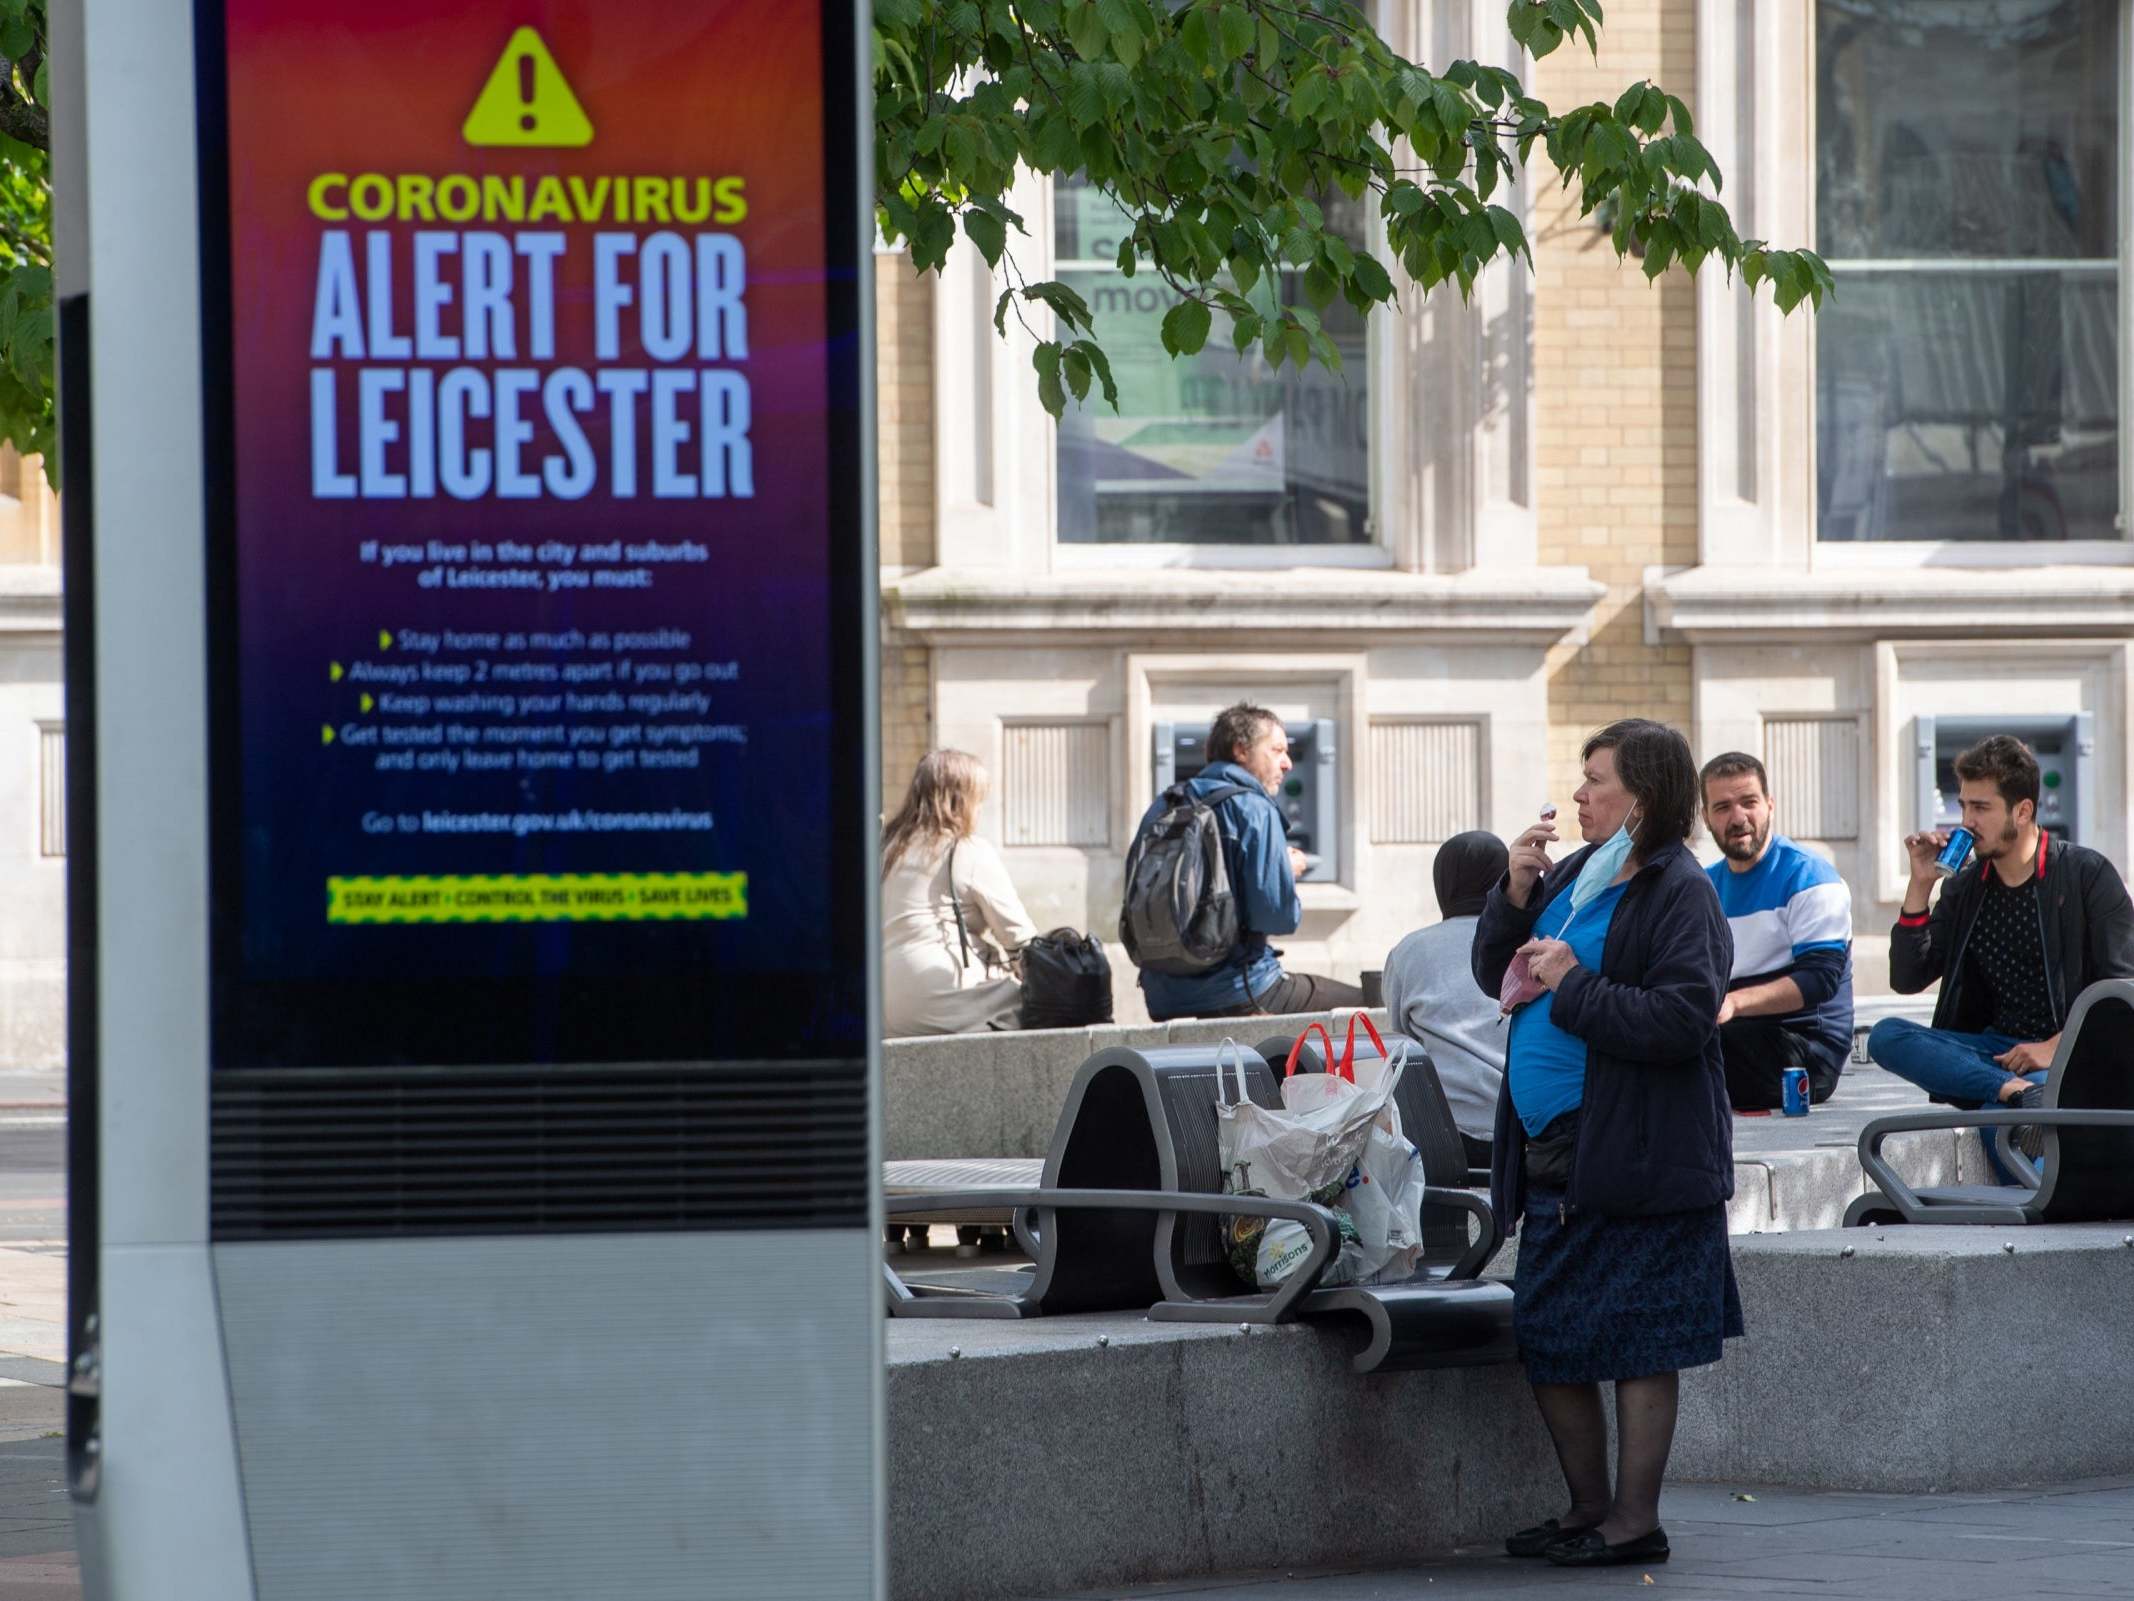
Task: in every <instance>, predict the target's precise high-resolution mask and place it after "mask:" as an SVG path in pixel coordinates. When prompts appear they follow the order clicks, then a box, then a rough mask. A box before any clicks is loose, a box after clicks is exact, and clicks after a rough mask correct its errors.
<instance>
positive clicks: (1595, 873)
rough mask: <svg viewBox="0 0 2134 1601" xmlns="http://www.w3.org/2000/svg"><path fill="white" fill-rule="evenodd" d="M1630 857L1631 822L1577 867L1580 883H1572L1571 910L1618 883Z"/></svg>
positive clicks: (1627, 820)
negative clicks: (1581, 865) (1617, 879)
mask: <svg viewBox="0 0 2134 1601" xmlns="http://www.w3.org/2000/svg"><path fill="white" fill-rule="evenodd" d="M1628 860H1630V821H1629V819H1628V818H1625V819H1624V820H1623V826H1622V827H1621V828H1619V829H1617V830H1616V831H1615V835H1614V837H1613V838H1612V839H1609V840H1606V841H1604V842H1603V843H1601V844H1599V845H1596V846H1594V847H1593V854H1592V855H1591V856H1588V857H1587V858H1586V865H1585V866H1583V867H1581V868H1580V869H1579V870H1578V882H1577V883H1575V884H1573V885H1572V886H1571V910H1572V911H1574V912H1576V911H1577V910H1578V909H1579V908H1580V907H1581V906H1583V905H1585V904H1586V902H1588V901H1590V900H1591V899H1593V897H1594V896H1596V895H1598V894H1599V893H1600V892H1601V891H1602V890H1604V889H1606V888H1607V887H1608V886H1609V885H1610V884H1612V883H1614V882H1615V875H1616V874H1617V873H1620V872H1621V871H1622V870H1623V863H1625V862H1627V861H1628Z"/></svg>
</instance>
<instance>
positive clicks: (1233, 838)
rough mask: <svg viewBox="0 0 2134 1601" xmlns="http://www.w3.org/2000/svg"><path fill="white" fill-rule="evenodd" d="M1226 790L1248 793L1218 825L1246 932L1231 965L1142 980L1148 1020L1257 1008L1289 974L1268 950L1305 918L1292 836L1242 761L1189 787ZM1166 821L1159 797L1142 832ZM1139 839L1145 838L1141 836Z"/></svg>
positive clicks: (1225, 806)
mask: <svg viewBox="0 0 2134 1601" xmlns="http://www.w3.org/2000/svg"><path fill="white" fill-rule="evenodd" d="M1225 784H1242V785H1244V786H1245V791H1246V793H1244V794H1242V795H1232V796H1231V797H1230V798H1229V799H1228V800H1226V801H1222V802H1220V803H1218V804H1217V806H1216V809H1215V826H1216V827H1217V828H1218V829H1220V830H1221V832H1222V836H1223V861H1224V863H1225V865H1227V866H1228V868H1229V870H1230V890H1231V893H1232V894H1234V895H1235V896H1236V897H1237V911H1238V922H1239V924H1240V925H1241V926H1242V928H1243V929H1244V930H1245V933H1244V935H1243V937H1242V938H1240V939H1239V941H1238V943H1237V946H1236V948H1235V949H1233V950H1232V951H1231V952H1230V956H1229V959H1228V960H1227V961H1225V962H1224V963H1223V964H1222V965H1221V966H1219V967H1217V968H1215V969H1214V970H1213V971H1211V972H1206V973H1195V974H1193V975H1191V976H1190V977H1182V976H1179V975H1177V974H1173V973H1146V972H1145V973H1143V974H1142V975H1141V993H1142V994H1143V995H1144V996H1146V997H1147V998H1148V1007H1149V1015H1150V1016H1151V1017H1154V1018H1157V1019H1159V1020H1160V1019H1163V1018H1167V1017H1195V1016H1205V1015H1206V1014H1207V1013H1209V1012H1222V1011H1228V1010H1230V1009H1231V1008H1233V1007H1238V1006H1249V1005H1250V1004H1252V1002H1253V1001H1255V1000H1257V999H1258V998H1259V997H1260V996H1262V995H1264V994H1266V993H1267V991H1268V989H1269V987H1270V986H1271V985H1273V983H1274V982H1275V980H1276V979H1278V978H1280V977H1281V976H1282V961H1281V955H1280V953H1279V952H1277V951H1276V950H1274V949H1273V948H1272V947H1271V946H1270V945H1268V943H1267V936H1268V935H1269V934H1293V933H1295V932H1296V928H1297V924H1299V923H1300V922H1302V921H1303V920H1304V906H1303V903H1302V902H1301V901H1300V900H1299V899H1298V897H1297V879H1296V875H1295V874H1294V873H1292V872H1291V871H1290V866H1289V835H1288V830H1287V828H1286V827H1285V826H1284V824H1283V821H1282V814H1281V812H1280V811H1279V810H1277V809H1276V807H1275V803H1274V801H1273V800H1272V799H1270V798H1269V796H1268V794H1267V791H1266V790H1264V789H1262V788H1261V787H1260V781H1259V780H1258V779H1256V778H1254V777H1253V776H1252V775H1251V774H1250V773H1248V772H1246V771H1245V769H1244V768H1242V767H1240V766H1238V765H1237V763H1235V762H1217V763H1215V764H1214V765H1213V766H1210V767H1204V768H1202V769H1201V771H1200V772H1199V774H1198V775H1196V776H1195V777H1193V778H1190V779H1188V780H1187V781H1186V788H1187V789H1189V790H1190V791H1191V792H1192V793H1193V794H1195V795H1206V794H1208V793H1210V792H1211V791H1213V790H1216V789H1219V788H1221V787H1222V786H1223V785H1225ZM1162 815H1163V797H1162V796H1161V795H1159V796H1157V797H1156V801H1155V804H1154V805H1152V806H1150V807H1149V809H1148V810H1147V811H1146V812H1144V813H1143V814H1142V817H1141V828H1142V829H1146V828H1147V827H1148V826H1149V824H1150V823H1152V822H1154V821H1155V820H1156V819H1157V818H1158V817H1160V816H1162ZM1134 837H1135V838H1137V839H1138V838H1140V830H1136V832H1135V836H1134Z"/></svg>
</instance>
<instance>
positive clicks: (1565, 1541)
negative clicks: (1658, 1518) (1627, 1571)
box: [1542, 1529, 1667, 1568]
mask: <svg viewBox="0 0 2134 1601" xmlns="http://www.w3.org/2000/svg"><path fill="white" fill-rule="evenodd" d="M1542 1555H1543V1556H1545V1557H1547V1558H1548V1559H1549V1561H1550V1562H1552V1563H1554V1564H1555V1565H1556V1566H1557V1567H1559V1568H1615V1567H1622V1566H1624V1565H1625V1564H1627V1563H1631V1562H1645V1563H1651V1562H1665V1561H1666V1560H1667V1531H1666V1530H1665V1529H1654V1530H1653V1531H1652V1533H1650V1534H1641V1535H1639V1536H1638V1537H1637V1538H1636V1539H1635V1540H1625V1541H1624V1542H1623V1543H1622V1544H1621V1545H1610V1544H1609V1543H1608V1542H1607V1541H1606V1540H1603V1539H1602V1538H1601V1536H1600V1531H1599V1530H1598V1529H1580V1530H1579V1531H1578V1532H1577V1533H1575V1534H1570V1535H1566V1536H1565V1537H1564V1538H1562V1539H1560V1540H1557V1541H1555V1542H1553V1543H1552V1544H1551V1545H1550V1546H1549V1547H1548V1549H1547V1550H1545V1551H1543V1552H1542Z"/></svg>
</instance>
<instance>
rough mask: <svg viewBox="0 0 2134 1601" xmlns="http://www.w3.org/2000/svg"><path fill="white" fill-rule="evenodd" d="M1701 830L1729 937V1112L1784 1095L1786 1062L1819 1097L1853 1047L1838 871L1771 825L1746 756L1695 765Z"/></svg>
mask: <svg viewBox="0 0 2134 1601" xmlns="http://www.w3.org/2000/svg"><path fill="white" fill-rule="evenodd" d="M1702 780H1703V785H1704V826H1705V827H1707V828H1709V829H1710V830H1711V831H1712V839H1713V841H1714V842H1715V843H1716V844H1717V845H1718V846H1719V849H1720V850H1721V851H1722V852H1723V853H1724V860H1722V861H1718V862H1714V863H1713V864H1712V865H1711V866H1710V867H1709V868H1707V869H1706V870H1705V871H1706V872H1707V873H1708V874H1709V875H1710V877H1711V880H1712V887H1713V888H1714V889H1716V890H1718V892H1719V906H1720V909H1721V910H1722V911H1724V912H1725V913H1726V919H1727V927H1728V928H1729V930H1731V932H1732V933H1733V936H1734V972H1733V977H1732V979H1731V981H1730V982H1729V983H1728V986H1727V996H1726V999H1725V1001H1724V1002H1722V1003H1721V1004H1720V1007H1719V1048H1720V1050H1721V1052H1722V1053H1723V1055H1724V1057H1725V1066H1726V1087H1727V1097H1728V1099H1729V1100H1731V1101H1732V1102H1733V1104H1734V1109H1735V1110H1736V1111H1737V1112H1761V1111H1769V1110H1771V1109H1772V1108H1774V1107H1777V1106H1779V1105H1780V1104H1782V1102H1783V1100H1784V1095H1783V1088H1782V1079H1783V1076H1784V1073H1785V1070H1786V1069H1787V1068H1789V1067H1805V1068H1806V1069H1807V1070H1808V1094H1809V1099H1810V1100H1812V1101H1827V1100H1828V1099H1830V1096H1831V1094H1832V1092H1834V1091H1835V1090H1836V1089H1837V1087H1838V1075H1839V1074H1840V1073H1842V1072H1843V1071H1844V1069H1845V1059H1846V1057H1847V1056H1848V1055H1850V1054H1851V1051H1852V892H1851V891H1850V890H1849V889H1847V888H1846V887H1845V880H1844V879H1842V878H1840V877H1839V876H1838V872H1837V869H1836V868H1834V867H1832V866H1831V865H1830V864H1829V863H1828V862H1826V861H1824V860H1823V859H1822V858H1821V857H1820V856H1816V855H1814V854H1812V853H1811V852H1808V851H1804V850H1802V849H1801V848H1800V847H1799V846H1798V845H1796V844H1794V843H1793V841H1792V840H1790V839H1787V838H1786V837H1785V836H1784V835H1783V834H1776V833H1773V832H1772V826H1773V821H1774V818H1773V810H1772V805H1771V784H1770V780H1769V779H1768V778H1767V777H1766V776H1765V774H1764V764H1763V763H1762V762H1760V761H1758V760H1757V759H1756V758H1755V757H1754V756H1748V755H1744V754H1743V753H1742V752H1740V751H1728V752H1727V753H1726V754H1725V755H1724V756H1714V757H1713V758H1712V759H1711V760H1710V761H1708V762H1706V763H1705V764H1704V772H1703V774H1702Z"/></svg>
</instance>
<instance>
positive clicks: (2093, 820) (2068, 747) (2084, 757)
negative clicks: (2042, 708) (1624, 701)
mask: <svg viewBox="0 0 2134 1601" xmlns="http://www.w3.org/2000/svg"><path fill="white" fill-rule="evenodd" d="M1991 734H2013V735H2014V736H2015V737H2016V738H2017V739H2020V740H2021V741H2022V742H2023V743H2024V744H2026V745H2028V746H2029V747H2030V749H2031V753H2032V754H2033V755H2035V756H2036V757H2037V759H2038V826H2039V827H2041V828H2047V829H2050V830H2051V831H2052V833H2053V837H2054V838H2056V839H2062V840H2068V841H2072V842H2073V843H2075V844H2078V845H2079V844H2088V843H2090V838H2089V835H2090V834H2091V833H2093V832H2094V831H2095V829H2096V827H2097V800H2096V786H2097V763H2096V754H2097V736H2096V732H2095V721H2094V718H2093V716H2092V714H2091V713H2089V712H2071V713H2069V714H2067V715H2066V716H2059V717H1926V716H1922V717H1919V718H1917V719H1915V720H1914V728H1913V743H1912V758H1913V761H1912V767H1913V787H1914V793H1915V797H1916V801H1915V803H1916V807H1917V810H1918V815H1919V819H1920V822H1919V825H1918V826H1921V827H1926V828H1954V827H1955V826H1956V825H1957V824H1959V823H1961V822H1962V821H1963V808H1962V807H1961V805H1959V804H1958V802H1957V798H1956V791H1957V777H1956V758H1957V757H1959V756H1961V755H1962V754H1963V753H1964V752H1965V751H1966V750H1967V749H1969V748H1970V747H1971V746H1973V745H1976V744H1977V743H1978V742H1979V741H1980V740H1982V739H1984V738H1986V737H1987V736H1988V735H1991Z"/></svg>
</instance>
